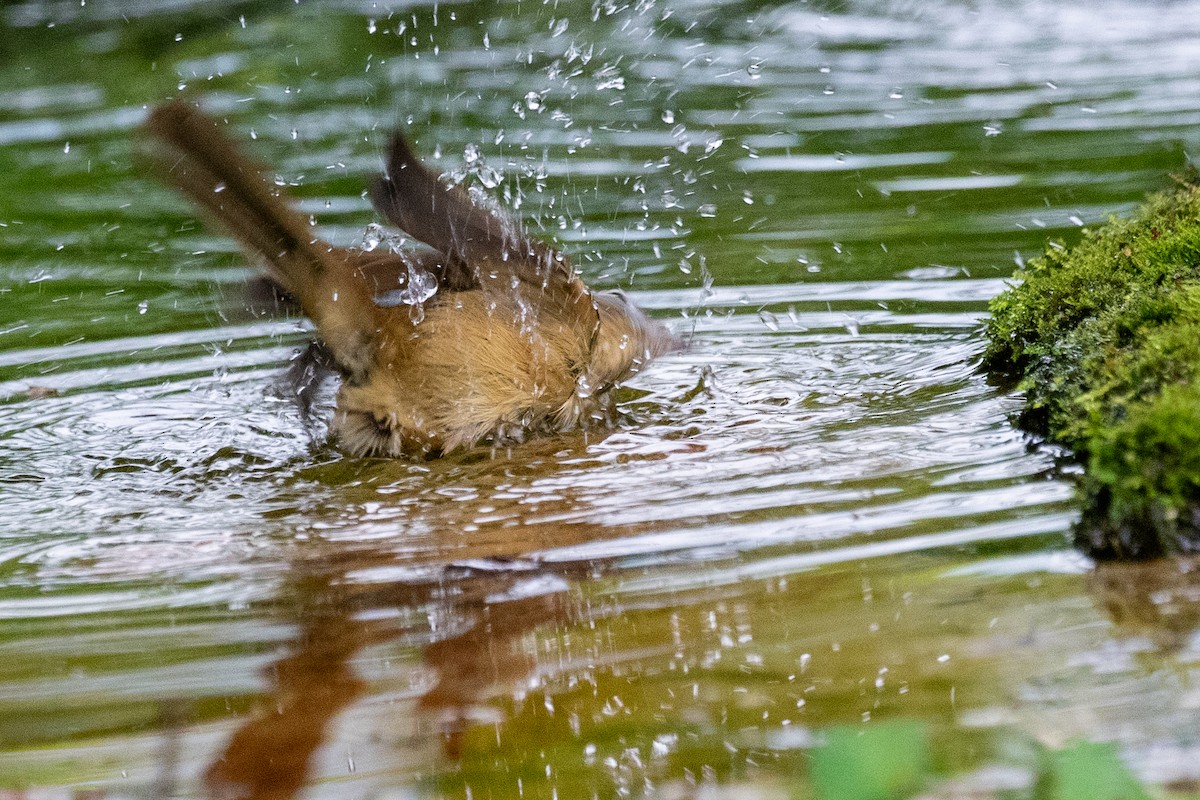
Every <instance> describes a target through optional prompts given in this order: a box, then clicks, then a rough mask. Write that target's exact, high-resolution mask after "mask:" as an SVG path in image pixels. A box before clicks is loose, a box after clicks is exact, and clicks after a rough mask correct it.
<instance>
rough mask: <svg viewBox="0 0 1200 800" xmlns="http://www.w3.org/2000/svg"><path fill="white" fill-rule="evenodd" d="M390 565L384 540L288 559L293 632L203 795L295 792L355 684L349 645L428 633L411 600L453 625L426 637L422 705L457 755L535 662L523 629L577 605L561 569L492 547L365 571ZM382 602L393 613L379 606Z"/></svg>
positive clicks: (259, 797) (270, 797)
mask: <svg viewBox="0 0 1200 800" xmlns="http://www.w3.org/2000/svg"><path fill="white" fill-rule="evenodd" d="M397 566H398V565H397V562H396V557H395V556H394V554H392V553H390V552H388V551H383V550H370V549H362V548H356V549H353V550H350V551H348V550H346V549H340V548H336V547H335V546H334V545H328V544H325V543H320V544H318V545H316V546H315V547H313V548H312V549H311V550H310V551H308V552H306V553H305V554H304V556H303V557H302V558H301V559H298V560H297V561H296V562H294V564H293V576H292V581H291V582H290V585H289V586H288V587H287V589H286V590H285V592H284V594H285V595H286V597H285V598H284V599H281V601H280V602H281V605H283V606H284V607H286V608H287V609H288V612H287V614H286V615H287V616H289V617H291V618H292V619H294V620H295V621H296V622H297V624H298V625H299V626H300V634H299V635H298V636H297V637H296V639H295V641H294V642H293V643H292V644H291V646H290V648H289V652H288V653H287V654H286V655H284V656H283V657H282V658H281V659H279V660H278V661H277V662H275V663H274V664H273V665H271V666H270V667H269V668H268V674H269V676H270V682H271V686H270V689H269V691H268V694H267V696H266V697H265V698H264V699H263V702H262V704H261V706H260V708H259V709H258V710H257V711H256V712H255V713H253V714H252V715H251V717H250V718H249V719H248V720H247V721H246V722H245V723H244V724H243V725H242V726H241V727H240V728H239V729H238V730H237V731H236V732H235V733H234V734H233V736H232V737H231V738H230V740H229V742H228V744H227V745H226V747H225V748H224V750H223V751H222V752H221V753H220V755H219V756H218V757H217V759H216V760H215V761H214V762H213V763H212V764H211V765H210V766H209V767H208V769H207V770H206V772H205V776H204V777H205V785H206V788H207V793H208V796H209V797H212V798H219V799H220V800H234V799H235V798H236V799H238V800H242V799H244V800H251V799H253V800H283V799H284V798H290V797H294V796H296V795H297V793H298V792H299V791H300V790H301V789H302V788H303V787H304V786H305V784H306V782H307V779H308V773H309V770H310V768H311V765H312V764H311V762H312V760H313V756H314V754H315V753H316V751H317V750H318V749H319V748H320V747H321V746H322V744H324V743H325V740H326V738H327V736H328V734H329V731H330V729H331V726H332V723H333V721H334V719H335V718H336V717H337V715H338V714H339V713H340V712H342V711H343V710H345V709H346V708H347V707H348V706H350V705H351V704H352V703H354V702H355V701H356V700H357V699H358V698H359V697H360V696H361V695H362V694H363V691H364V687H365V683H364V681H363V680H362V679H361V678H359V677H358V676H357V675H356V674H355V671H354V665H353V663H352V662H353V659H354V658H355V656H356V655H357V654H358V653H359V652H360V651H361V650H362V649H363V648H364V647H367V646H369V645H373V644H379V643H382V642H386V641H389V640H393V639H396V638H399V637H402V636H404V635H405V634H407V633H415V634H417V635H424V636H428V632H427V631H425V630H422V629H421V626H419V625H415V624H406V623H405V622H403V621H401V620H404V619H405V618H406V616H413V617H418V618H421V619H424V618H426V617H427V614H423V613H416V614H413V613H411V612H421V611H426V612H428V614H437V615H438V616H439V617H441V618H442V619H444V620H446V622H445V623H443V624H444V625H445V626H446V628H447V629H448V630H449V631H450V632H449V633H448V634H447V635H445V636H444V637H442V638H439V639H437V640H435V641H433V642H432V643H430V644H428V645H426V646H425V647H424V649H423V658H422V662H423V664H424V666H425V667H427V668H428V669H429V670H430V672H431V674H432V676H433V680H432V681H431V684H432V685H431V686H430V688H429V689H428V690H427V691H425V693H424V694H423V695H422V696H421V698H420V701H419V704H418V708H419V709H420V711H421V714H422V716H423V717H424V719H425V721H426V722H427V723H428V724H429V726H430V734H431V735H440V736H441V739H442V746H441V749H442V752H443V754H444V755H445V756H446V757H448V758H451V759H457V758H458V757H459V756H460V754H461V746H462V740H463V735H464V734H465V732H466V731H467V729H468V728H469V727H470V726H471V725H473V724H476V723H477V722H479V721H482V720H485V719H487V718H488V712H487V710H486V709H485V708H484V703H485V702H486V701H487V700H489V699H490V698H491V697H492V696H493V694H494V693H495V692H497V691H503V690H505V689H511V688H514V687H516V686H518V685H519V684H520V683H522V682H523V681H525V680H527V679H528V678H529V677H530V675H531V674H532V673H533V672H534V670H535V669H536V667H537V662H536V660H535V659H534V657H533V656H531V655H530V654H529V653H528V652H526V649H525V648H524V647H523V643H524V642H523V639H524V637H525V636H526V634H528V633H529V632H530V631H532V630H534V629H535V628H538V627H540V626H543V625H550V624H556V625H567V624H569V623H570V621H571V618H572V616H573V608H574V603H573V602H572V600H571V596H570V584H569V583H568V582H567V580H566V579H565V578H564V571H563V570H556V571H549V570H547V569H545V568H543V567H542V566H540V565H538V564H536V563H534V562H528V561H517V560H510V559H504V558H498V559H476V560H471V561H460V562H452V563H444V564H440V565H439V564H433V565H425V566H424V567H423V569H422V570H421V571H420V572H415V573H414V572H413V571H412V570H411V568H410V565H404V567H405V568H410V573H409V576H407V577H404V578H400V579H396V580H388V579H386V577H385V578H382V579H379V578H375V579H372V578H373V577H374V576H371V575H370V574H369V573H370V571H371V570H380V571H382V574H383V575H384V576H386V573H387V570H389V569H392V568H396V567H397ZM566 572H570V568H568V569H567V570H566ZM412 574H416V575H418V577H412ZM364 575H365V577H364ZM388 611H396V612H399V613H398V614H385V613H381V612H388ZM491 713H494V712H491Z"/></svg>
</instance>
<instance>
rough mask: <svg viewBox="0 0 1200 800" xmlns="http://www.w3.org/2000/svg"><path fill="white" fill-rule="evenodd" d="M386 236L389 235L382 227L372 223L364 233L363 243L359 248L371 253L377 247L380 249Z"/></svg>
mask: <svg viewBox="0 0 1200 800" xmlns="http://www.w3.org/2000/svg"><path fill="white" fill-rule="evenodd" d="M386 235H387V234H386V232H385V231H384V229H383V226H382V225H380V224H379V223H377V222H372V223H371V224H369V225H367V228H366V230H364V231H363V235H362V242H361V243H360V244H359V247H360V248H361V249H362V250H364V251H365V252H368V253H369V252H371V251H372V250H374V249H375V248H376V247H379V244H380V242H382V241H383V240H384V237H385V236H386Z"/></svg>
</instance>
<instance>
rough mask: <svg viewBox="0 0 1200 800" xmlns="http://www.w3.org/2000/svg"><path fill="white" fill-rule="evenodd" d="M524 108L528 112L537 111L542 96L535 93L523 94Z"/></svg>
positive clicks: (540, 105)
mask: <svg viewBox="0 0 1200 800" xmlns="http://www.w3.org/2000/svg"><path fill="white" fill-rule="evenodd" d="M525 107H526V108H528V109H529V110H530V111H537V110H538V109H539V108H541V107H542V96H541V95H540V94H538V93H537V92H532V91H531V92H526V93H525Z"/></svg>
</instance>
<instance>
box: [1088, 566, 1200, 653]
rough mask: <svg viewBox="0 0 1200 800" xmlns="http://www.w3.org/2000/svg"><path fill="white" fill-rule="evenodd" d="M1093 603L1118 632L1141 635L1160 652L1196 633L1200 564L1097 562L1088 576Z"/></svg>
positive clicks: (1180, 645) (1175, 648)
mask: <svg viewBox="0 0 1200 800" xmlns="http://www.w3.org/2000/svg"><path fill="white" fill-rule="evenodd" d="M1088 589H1089V591H1090V592H1091V593H1092V595H1093V596H1094V597H1095V598H1096V600H1097V604H1098V605H1099V606H1100V607H1101V608H1102V609H1104V611H1105V613H1106V614H1107V615H1108V616H1109V618H1110V619H1112V621H1113V622H1114V623H1115V624H1116V625H1117V627H1118V628H1119V629H1120V630H1121V631H1122V632H1124V633H1126V634H1130V635H1139V636H1146V637H1148V638H1149V639H1151V640H1152V641H1153V642H1154V643H1155V645H1157V646H1158V648H1159V649H1161V650H1162V651H1164V652H1167V653H1173V652H1177V651H1179V650H1180V649H1182V648H1183V647H1184V646H1185V645H1186V644H1187V642H1188V639H1189V638H1190V637H1191V636H1192V634H1193V633H1195V632H1196V631H1197V630H1200V560H1198V559H1195V558H1191V559H1158V560H1155V561H1147V562H1141V563H1132V564H1122V563H1103V564H1099V565H1097V566H1096V569H1095V571H1094V572H1093V573H1092V574H1091V575H1090V576H1088Z"/></svg>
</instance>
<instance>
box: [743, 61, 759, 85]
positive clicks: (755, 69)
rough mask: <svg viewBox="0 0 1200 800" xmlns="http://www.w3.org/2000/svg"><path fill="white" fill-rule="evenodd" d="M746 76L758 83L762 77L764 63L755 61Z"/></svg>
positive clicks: (747, 69)
mask: <svg viewBox="0 0 1200 800" xmlns="http://www.w3.org/2000/svg"><path fill="white" fill-rule="evenodd" d="M746 74H747V75H749V76H750V80H752V81H756V80H758V79H759V78H761V77H762V62H761V61H753V62H751V63H750V65H749V66H747V67H746Z"/></svg>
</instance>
